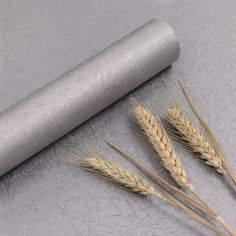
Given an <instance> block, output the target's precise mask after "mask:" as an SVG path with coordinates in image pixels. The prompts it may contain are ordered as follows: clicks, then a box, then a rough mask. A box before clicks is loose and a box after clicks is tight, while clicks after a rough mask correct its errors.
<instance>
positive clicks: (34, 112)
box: [0, 20, 180, 175]
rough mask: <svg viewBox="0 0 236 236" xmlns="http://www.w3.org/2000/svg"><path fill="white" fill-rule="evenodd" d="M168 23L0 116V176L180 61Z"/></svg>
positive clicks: (139, 33)
mask: <svg viewBox="0 0 236 236" xmlns="http://www.w3.org/2000/svg"><path fill="white" fill-rule="evenodd" d="M179 51H180V50H179V42H178V39H177V37H176V35H175V33H174V31H173V30H172V29H171V28H170V26H169V25H167V24H166V23H165V22H163V21H160V20H151V21H149V22H148V23H146V24H144V25H143V26H141V27H139V28H138V29H137V30H135V31H133V32H131V33H130V34H128V35H127V36H125V37H124V38H122V39H121V40H119V41H117V42H116V43H113V44H112V45H111V46H109V47H107V48H106V49H104V50H102V51H101V52H99V53H98V54H96V55H95V56H93V57H91V58H90V59H88V60H86V61H85V62H83V63H82V64H80V65H79V66H77V67H75V68H74V69H72V70H70V71H69V72H67V73H65V74H63V75H62V76H60V77H59V78H58V79H56V80H55V81H53V82H51V83H49V84H48V85H45V86H44V87H43V88H41V89H39V90H37V91H36V92H34V93H33V94H31V95H29V96H28V97H26V98H24V99H23V100H21V101H20V102H18V103H17V104H15V105H13V106H12V107H10V108H9V109H7V110H6V111H4V112H2V113H1V114H0V133H1V137H0V175H3V174H5V173H6V172H7V171H9V170H11V169H12V168H14V167H16V166H17V165H18V164H20V163H21V162H23V161H24V160H26V159H27V158H29V157H31V156H32V155H34V154H35V153H37V152H39V151H40V150H42V149H43V148H45V147H46V146H48V145H49V144H51V143H52V142H54V141H55V140H57V139H58V138H60V137H62V136H63V135H65V134H67V133H68V132H69V131H71V130H72V129H74V128H75V127H77V126H78V125H80V124H81V123H83V122H84V121H86V120H87V119H89V118H91V117H92V116H93V115H95V114H96V113H98V112H99V111H101V110H103V109H104V108H106V107H107V106H109V105H111V104H112V103H113V102H115V101H116V100H117V99H119V98H121V97H122V96H124V95H125V94H127V93H128V92H130V91H132V90H133V89H134V88H136V87H137V86H139V85H140V84H142V83H144V82H145V81H147V80H148V79H150V78H151V77H153V76H154V75H156V74H157V73H159V72H160V71H162V70H163V69H165V68H167V67H168V66H170V65H171V63H172V62H174V61H175V60H176V59H177V58H178V57H179Z"/></svg>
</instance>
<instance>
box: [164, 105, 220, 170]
mask: <svg viewBox="0 0 236 236" xmlns="http://www.w3.org/2000/svg"><path fill="white" fill-rule="evenodd" d="M166 117H167V118H168V120H169V122H170V123H171V124H172V125H173V126H174V128H175V129H176V130H177V131H178V132H179V134H180V136H181V137H182V139H183V140H184V141H186V144H187V145H188V146H189V147H190V148H191V150H192V151H193V152H194V153H197V154H200V155H198V157H199V158H201V159H202V160H204V161H205V163H206V164H207V165H209V166H212V167H214V168H215V169H216V170H217V171H218V172H219V173H221V174H223V173H224V172H225V170H224V168H223V163H222V160H221V158H220V156H219V155H218V153H217V151H216V150H215V148H214V146H213V145H212V144H211V142H210V141H209V140H208V139H207V138H206V137H205V136H204V135H203V134H202V133H201V132H200V130H199V129H197V128H196V127H195V125H194V124H193V122H192V121H191V120H190V119H189V118H187V116H186V115H185V114H184V113H183V112H182V111H181V109H180V108H179V107H178V106H175V107H173V108H170V109H167V113H166Z"/></svg>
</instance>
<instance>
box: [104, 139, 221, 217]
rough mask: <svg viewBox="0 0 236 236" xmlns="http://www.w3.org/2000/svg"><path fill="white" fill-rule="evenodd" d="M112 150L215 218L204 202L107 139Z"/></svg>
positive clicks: (215, 215)
mask: <svg viewBox="0 0 236 236" xmlns="http://www.w3.org/2000/svg"><path fill="white" fill-rule="evenodd" d="M106 142H107V143H108V144H109V145H110V146H111V147H112V148H113V149H114V150H116V151H117V152H119V153H120V154H121V155H122V156H123V157H125V158H126V159H127V160H128V161H130V162H131V163H133V164H134V165H135V166H136V167H137V168H138V169H140V170H141V171H142V172H143V173H144V174H145V175H147V176H148V177H149V178H151V179H152V180H153V181H155V182H157V183H158V184H159V185H161V186H162V187H164V188H166V189H169V190H171V191H173V192H174V193H175V194H177V195H178V196H180V197H182V198H183V199H184V200H185V201H187V202H188V203H189V204H191V205H192V206H194V207H196V208H197V209H199V210H201V211H202V212H204V213H205V214H207V215H208V216H209V217H211V218H213V219H216V218H217V217H218V215H217V214H216V213H215V212H214V211H213V210H211V209H210V208H209V207H207V206H206V204H205V203H203V202H201V203H200V202H199V201H198V200H196V199H194V198H193V197H191V196H189V195H188V194H187V193H185V192H183V191H182V190H180V189H178V188H176V187H175V186H174V185H172V184H169V183H168V182H167V181H165V180H164V179H162V178H161V177H159V176H158V175H156V174H155V173H154V172H152V171H151V170H150V169H149V168H148V167H147V166H145V165H144V164H143V163H141V162H140V161H138V160H136V159H135V158H133V157H131V156H130V155H128V154H126V153H125V152H124V151H122V150H121V149H120V148H119V147H118V146H117V145H115V144H112V143H110V142H108V141H106Z"/></svg>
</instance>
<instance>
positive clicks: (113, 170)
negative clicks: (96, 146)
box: [73, 153, 164, 199]
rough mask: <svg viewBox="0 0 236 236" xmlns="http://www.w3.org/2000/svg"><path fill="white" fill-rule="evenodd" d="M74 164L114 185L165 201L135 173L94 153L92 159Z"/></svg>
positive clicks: (77, 160) (150, 185)
mask: <svg viewBox="0 0 236 236" xmlns="http://www.w3.org/2000/svg"><path fill="white" fill-rule="evenodd" d="M73 164H76V165H79V166H80V167H82V168H84V169H86V170H88V171H92V172H95V173H97V174H99V175H101V176H104V177H106V178H107V179H108V180H110V181H111V182H113V183H114V184H116V185H118V186H120V187H123V188H125V189H127V190H130V191H132V192H134V193H138V194H141V195H144V196H150V197H159V198H161V199H164V198H163V197H162V195H161V194H160V193H159V192H158V191H157V190H156V189H155V187H154V186H153V185H152V184H151V183H149V182H148V181H147V180H145V179H144V178H142V177H141V176H140V175H138V174H137V173H135V172H131V171H127V170H124V169H123V168H122V167H120V166H119V165H117V164H116V163H115V162H113V161H111V160H109V159H107V158H105V157H103V156H101V155H99V154H98V153H94V154H93V155H92V156H90V157H86V158H80V159H75V160H74V161H73Z"/></svg>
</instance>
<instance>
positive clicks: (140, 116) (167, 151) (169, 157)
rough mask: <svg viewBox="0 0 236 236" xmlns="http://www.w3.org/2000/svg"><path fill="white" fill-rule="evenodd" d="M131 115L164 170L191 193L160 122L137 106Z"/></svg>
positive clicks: (180, 165) (190, 186) (191, 188)
mask: <svg viewBox="0 0 236 236" xmlns="http://www.w3.org/2000/svg"><path fill="white" fill-rule="evenodd" d="M133 113H134V116H135V119H136V121H137V123H138V124H139V126H140V127H141V128H142V130H143V132H144V134H145V136H146V137H147V139H148V141H149V142H150V143H151V145H152V147H153V148H154V150H155V151H156V153H157V154H158V157H159V158H160V160H161V163H162V165H163V166H164V168H165V169H166V170H167V171H168V172H169V173H170V175H171V177H172V178H173V179H174V180H175V181H176V183H177V184H178V185H180V186H181V187H184V188H186V189H189V190H190V191H193V186H192V185H191V184H190V183H189V181H188V177H187V174H186V171H185V169H184V167H183V165H182V163H181V161H180V159H179V158H178V156H177V155H176V153H175V150H174V148H173V146H172V143H171V141H170V140H169V138H168V136H167V134H166V133H165V131H164V128H163V126H162V124H161V122H160V121H158V120H157V119H156V118H155V116H154V115H153V114H152V113H151V112H150V111H149V110H148V109H146V108H145V107H143V106H141V105H139V104H134V105H133Z"/></svg>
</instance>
